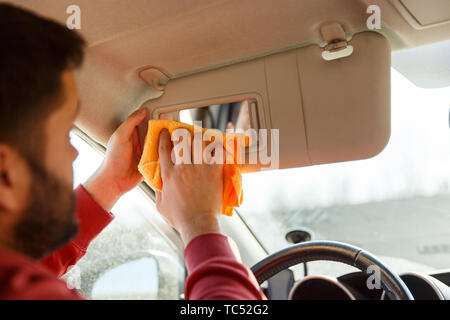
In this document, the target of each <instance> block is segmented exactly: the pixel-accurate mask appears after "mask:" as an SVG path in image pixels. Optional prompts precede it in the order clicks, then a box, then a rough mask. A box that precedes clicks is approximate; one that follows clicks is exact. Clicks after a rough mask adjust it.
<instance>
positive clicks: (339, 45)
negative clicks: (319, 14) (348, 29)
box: [320, 23, 353, 61]
mask: <svg viewBox="0 0 450 320" xmlns="http://www.w3.org/2000/svg"><path fill="white" fill-rule="evenodd" d="M320 33H321V34H322V38H323V39H324V40H325V42H326V45H325V46H324V47H323V52H322V58H323V59H324V60H326V61H331V60H336V59H341V58H345V57H348V56H350V55H351V54H352V53H353V46H351V45H349V44H348V42H347V38H346V36H345V31H344V29H343V28H342V26H341V25H340V24H339V23H332V24H327V25H323V26H322V27H321V28H320Z"/></svg>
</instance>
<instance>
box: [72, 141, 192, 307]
mask: <svg viewBox="0 0 450 320" xmlns="http://www.w3.org/2000/svg"><path fill="white" fill-rule="evenodd" d="M71 139H72V143H73V145H74V146H75V147H76V148H77V150H78V151H79V157H78V159H77V160H76V162H75V163H74V187H76V186H77V185H78V184H80V183H82V182H84V181H85V180H86V179H87V178H88V177H89V176H90V175H91V174H92V173H93V172H94V171H95V170H96V169H97V168H98V167H99V165H100V163H101V161H102V157H103V156H102V155H100V154H99V153H98V152H97V151H95V150H94V149H93V148H92V147H91V146H90V145H89V144H87V143H86V142H85V141H83V140H82V139H81V138H80V137H78V136H77V135H76V134H74V133H72V134H71ZM150 210H156V209H155V207H154V204H153V203H152V202H151V201H149V200H148V199H147V198H146V197H145V196H144V195H143V194H142V193H141V192H140V191H139V190H138V189H134V190H132V191H130V192H129V193H127V194H126V195H124V196H123V197H122V198H121V199H120V200H119V201H118V202H117V204H116V205H115V206H114V208H113V209H112V210H111V212H112V213H113V214H114V216H115V218H114V220H113V222H111V224H110V225H108V226H107V227H106V228H105V229H104V230H103V232H102V233H101V234H100V235H99V236H98V237H97V238H96V239H94V241H93V242H92V243H91V245H90V246H89V248H88V250H87V253H86V255H85V256H84V257H83V258H82V259H80V261H79V262H78V263H77V265H76V266H73V267H72V268H71V269H70V271H69V272H68V273H67V274H66V275H64V277H63V279H65V280H66V282H67V283H68V286H69V287H72V288H73V287H74V288H76V289H78V290H79V291H80V292H81V294H82V295H83V296H85V297H86V298H89V299H180V297H182V294H183V291H184V279H185V268H184V262H183V259H182V256H181V255H180V253H179V251H178V250H177V249H176V248H175V247H174V246H173V245H172V244H171V243H169V241H167V240H166V238H165V237H164V236H163V235H162V234H161V233H160V232H159V231H158V230H157V229H156V228H155V227H154V225H153V224H152V223H151V221H150V219H149V211H150Z"/></svg>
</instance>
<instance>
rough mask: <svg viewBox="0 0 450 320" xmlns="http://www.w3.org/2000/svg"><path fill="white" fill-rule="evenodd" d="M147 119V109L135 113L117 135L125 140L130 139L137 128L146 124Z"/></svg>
mask: <svg viewBox="0 0 450 320" xmlns="http://www.w3.org/2000/svg"><path fill="white" fill-rule="evenodd" d="M146 117H147V110H146V109H139V110H137V111H135V112H133V113H132V114H131V115H130V116H129V117H128V118H127V119H126V120H125V121H124V122H122V124H121V125H120V126H119V128H118V129H117V131H116V132H117V134H119V135H120V136H121V137H123V138H126V139H128V138H130V137H131V135H132V134H133V132H134V130H135V129H136V127H137V126H139V125H140V124H141V123H142V122H144V120H145V118H146Z"/></svg>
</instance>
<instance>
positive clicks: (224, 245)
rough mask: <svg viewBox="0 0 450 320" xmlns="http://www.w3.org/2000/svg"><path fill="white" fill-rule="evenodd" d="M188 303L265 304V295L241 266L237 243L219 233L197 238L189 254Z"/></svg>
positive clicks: (189, 246) (251, 275)
mask: <svg viewBox="0 0 450 320" xmlns="http://www.w3.org/2000/svg"><path fill="white" fill-rule="evenodd" d="M184 256H185V261H186V267H187V270H188V273H189V276H188V279H187V281H186V285H185V286H186V288H185V297H186V299H187V300H222V299H224V300H225V299H226V300H261V299H263V300H264V299H266V297H265V295H264V294H263V293H262V292H261V289H260V287H259V285H258V282H257V281H256V278H255V276H254V275H253V273H252V272H251V271H250V269H248V268H247V267H246V266H244V265H243V264H242V262H241V259H240V255H239V250H238V248H237V246H236V244H235V243H234V241H233V240H232V239H231V238H229V237H226V236H224V235H222V234H219V233H207V234H203V235H200V236H198V237H196V238H194V239H193V240H192V241H191V242H189V244H188V245H187V247H186V249H185V252H184Z"/></svg>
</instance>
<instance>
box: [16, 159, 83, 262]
mask: <svg viewBox="0 0 450 320" xmlns="http://www.w3.org/2000/svg"><path fill="white" fill-rule="evenodd" d="M28 164H29V167H30V171H31V174H32V180H31V181H32V182H31V187H30V196H29V199H30V200H29V205H28V207H27V209H25V211H24V213H23V216H22V218H21V219H20V221H19V222H18V223H17V224H16V226H15V228H14V233H13V234H14V236H13V244H14V245H13V246H14V249H15V250H17V251H18V252H21V253H23V254H25V255H27V256H29V257H31V258H33V259H36V260H37V259H41V258H42V257H44V256H45V255H46V254H48V253H51V252H52V251H54V250H56V249H58V248H59V247H61V246H63V245H65V244H66V243H68V242H69V241H70V240H71V239H72V238H73V237H74V236H75V235H76V234H77V232H78V221H77V219H76V216H75V203H76V201H75V193H74V191H73V189H72V186H71V185H70V184H67V183H64V182H62V181H61V180H60V179H58V178H57V177H56V176H55V175H53V174H51V173H50V172H48V170H46V169H45V168H43V167H42V166H41V165H39V164H38V163H36V162H35V161H33V160H30V159H28Z"/></svg>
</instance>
